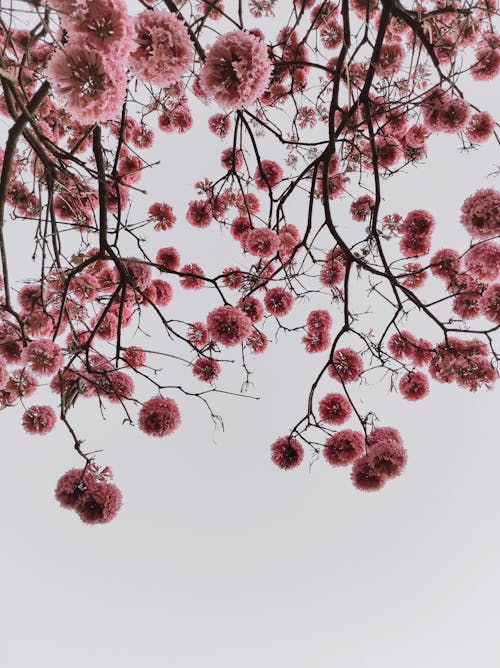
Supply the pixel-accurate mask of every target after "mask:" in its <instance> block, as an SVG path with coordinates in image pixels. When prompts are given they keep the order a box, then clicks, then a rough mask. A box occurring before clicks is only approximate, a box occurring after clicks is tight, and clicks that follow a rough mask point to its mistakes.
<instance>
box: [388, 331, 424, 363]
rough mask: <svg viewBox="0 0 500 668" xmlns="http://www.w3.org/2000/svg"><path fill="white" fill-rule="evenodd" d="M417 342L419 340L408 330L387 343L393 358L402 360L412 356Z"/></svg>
mask: <svg viewBox="0 0 500 668" xmlns="http://www.w3.org/2000/svg"><path fill="white" fill-rule="evenodd" d="M416 342H417V340H416V339H415V337H414V336H413V334H411V333H410V332H408V331H407V330H402V331H401V332H396V333H395V334H393V335H392V336H391V338H390V339H389V341H388V342H387V347H388V348H389V352H390V353H391V355H392V356H393V357H395V358H396V359H397V360H401V359H403V357H409V356H410V355H411V354H412V350H413V348H414V346H415V345H416Z"/></svg>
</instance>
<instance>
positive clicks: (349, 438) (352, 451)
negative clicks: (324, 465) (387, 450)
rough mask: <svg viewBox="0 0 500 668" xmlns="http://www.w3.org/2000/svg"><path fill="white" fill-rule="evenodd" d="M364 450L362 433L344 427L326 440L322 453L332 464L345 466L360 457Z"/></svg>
mask: <svg viewBox="0 0 500 668" xmlns="http://www.w3.org/2000/svg"><path fill="white" fill-rule="evenodd" d="M364 451H365V437H364V435H363V434H362V433H361V432H359V431H353V430H352V429H344V430H343V431H339V432H337V433H336V434H334V435H333V436H330V437H329V438H328V439H327V440H326V442H325V447H324V448H323V455H324V457H325V459H326V461H327V462H328V463H329V464H331V465H332V466H347V465H348V464H352V462H353V461H354V460H355V459H357V458H358V457H361V456H362V455H363V453H364Z"/></svg>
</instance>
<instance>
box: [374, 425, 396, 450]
mask: <svg viewBox="0 0 500 668" xmlns="http://www.w3.org/2000/svg"><path fill="white" fill-rule="evenodd" d="M380 443H382V444H387V443H390V444H392V445H394V446H401V447H402V446H403V439H402V438H401V434H400V433H399V431H398V430H397V429H394V427H378V428H377V429H373V430H372V432H371V433H370V435H369V436H368V439H367V445H368V447H369V448H373V447H374V446H375V445H378V444H380Z"/></svg>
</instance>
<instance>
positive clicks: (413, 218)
mask: <svg viewBox="0 0 500 668" xmlns="http://www.w3.org/2000/svg"><path fill="white" fill-rule="evenodd" d="M434 226H435V221H434V217H433V216H432V214H430V213H429V212H428V211H424V210H423V209H415V210H414V211H410V213H409V214H408V215H407V216H406V218H405V219H404V221H403V224H402V226H401V232H402V233H403V234H406V235H411V236H413V235H417V236H420V235H424V236H427V235H429V234H431V233H432V231H433V229H434Z"/></svg>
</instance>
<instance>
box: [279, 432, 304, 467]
mask: <svg viewBox="0 0 500 668" xmlns="http://www.w3.org/2000/svg"><path fill="white" fill-rule="evenodd" d="M303 458H304V448H303V447H302V445H301V444H300V443H299V442H298V441H297V439H296V438H290V436H282V437H281V438H278V439H277V440H276V441H274V443H273V444H272V445H271V459H272V461H273V462H274V463H275V464H276V466H279V467H280V469H293V468H294V467H295V466H298V465H299V464H300V463H301V462H302V460H303Z"/></svg>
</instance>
